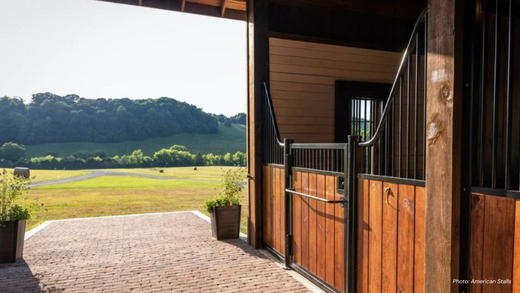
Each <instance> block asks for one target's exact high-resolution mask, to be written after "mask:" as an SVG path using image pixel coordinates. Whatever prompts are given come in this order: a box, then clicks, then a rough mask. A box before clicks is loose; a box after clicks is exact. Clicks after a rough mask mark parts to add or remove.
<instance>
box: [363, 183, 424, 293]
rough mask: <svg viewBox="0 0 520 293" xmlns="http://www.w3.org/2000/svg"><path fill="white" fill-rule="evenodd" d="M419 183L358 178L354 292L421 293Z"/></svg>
mask: <svg viewBox="0 0 520 293" xmlns="http://www.w3.org/2000/svg"><path fill="white" fill-rule="evenodd" d="M424 211H425V194H424V187H419V186H413V185H405V184H397V183H391V182H383V181H377V180H368V179H358V218H357V220H358V223H357V227H358V231H357V235H358V236H357V237H358V238H357V245H358V247H357V264H356V265H357V280H358V281H357V292H363V293H368V292H370V293H372V292H384V293H386V292H424V239H425V234H424V229H425V227H424V225H425V222H424V215H425V214H424Z"/></svg>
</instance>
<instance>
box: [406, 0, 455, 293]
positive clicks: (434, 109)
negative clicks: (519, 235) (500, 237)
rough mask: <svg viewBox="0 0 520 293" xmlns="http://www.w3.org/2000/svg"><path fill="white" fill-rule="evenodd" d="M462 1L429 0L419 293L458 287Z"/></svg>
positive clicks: (442, 292) (450, 289)
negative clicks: (422, 259)
mask: <svg viewBox="0 0 520 293" xmlns="http://www.w3.org/2000/svg"><path fill="white" fill-rule="evenodd" d="M462 1H463V0H430V1H429V5H430V9H429V14H428V64H427V65H428V72H427V78H428V80H427V95H428V104H427V111H426V118H427V122H426V143H427V147H426V168H427V169H426V220H425V221H426V223H425V227H426V230H425V237H426V241H425V270H424V273H425V276H424V279H425V288H424V290H420V291H421V292H431V293H435V292H439V293H444V292H450V291H451V292H458V287H457V286H456V285H455V284H453V282H452V281H453V279H457V278H458V275H459V238H460V237H459V233H460V229H459V228H460V198H461V190H460V186H461V185H460V184H461V182H460V180H461V136H462V135H461V131H462V119H461V117H462V84H463V83H462V77H463V75H462V71H461V69H462V66H461V65H460V64H461V63H460V61H461V60H462V54H460V53H459V52H461V51H460V47H461V46H460V43H462V34H463V27H462V26H460V23H462V18H463V13H462V9H461V5H460V4H461V3H462ZM455 31H456V32H457V34H455ZM456 44H457V46H456ZM416 290H417V289H416Z"/></svg>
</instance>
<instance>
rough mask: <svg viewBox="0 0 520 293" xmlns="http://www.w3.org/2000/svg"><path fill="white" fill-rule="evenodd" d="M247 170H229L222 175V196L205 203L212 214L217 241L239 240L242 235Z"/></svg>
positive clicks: (212, 226) (213, 230)
mask: <svg viewBox="0 0 520 293" xmlns="http://www.w3.org/2000/svg"><path fill="white" fill-rule="evenodd" d="M244 178H245V170H244V169H242V168H238V169H236V170H232V169H230V170H228V171H226V172H224V174H223V175H222V181H221V186H222V190H221V191H220V194H219V195H218V196H217V197H216V198H214V199H210V200H207V201H206V202H205V203H204V206H205V207H206V210H207V211H208V212H209V213H211V232H212V234H213V237H215V238H216V239H217V240H223V239H233V238H238V236H239V235H240V212H241V205H240V202H241V199H242V198H241V195H242V191H243V190H244Z"/></svg>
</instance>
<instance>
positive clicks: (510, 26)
mask: <svg viewBox="0 0 520 293" xmlns="http://www.w3.org/2000/svg"><path fill="white" fill-rule="evenodd" d="M513 1H515V0H509V15H508V17H509V23H508V36H507V43H508V47H507V61H508V62H507V106H506V109H507V113H506V158H505V160H506V166H505V168H506V170H505V175H506V178H505V180H506V182H505V188H506V190H510V189H511V128H512V120H513V105H512V100H513V65H514V58H513V57H514V53H513V52H514V50H513V44H514V39H513V37H514V33H513V29H514V27H515V26H514V15H513V9H514V5H513V3H514V2H513Z"/></svg>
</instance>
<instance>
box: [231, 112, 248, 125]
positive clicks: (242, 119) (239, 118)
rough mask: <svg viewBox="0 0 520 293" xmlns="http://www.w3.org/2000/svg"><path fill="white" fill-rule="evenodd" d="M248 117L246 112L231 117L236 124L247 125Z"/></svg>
mask: <svg viewBox="0 0 520 293" xmlns="http://www.w3.org/2000/svg"><path fill="white" fill-rule="evenodd" d="M246 118H247V116H246V113H238V114H236V115H235V116H232V117H231V122H233V123H235V124H242V125H246Z"/></svg>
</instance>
